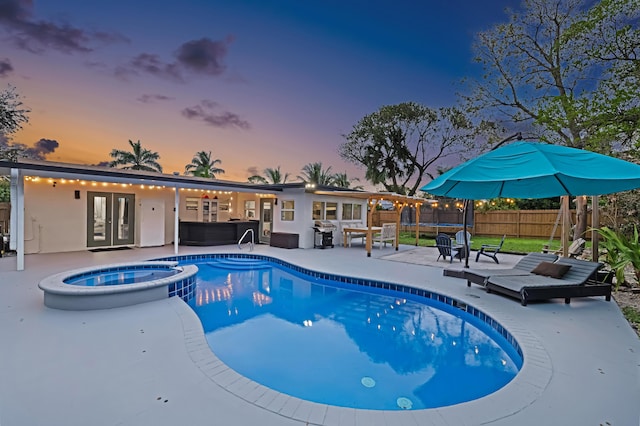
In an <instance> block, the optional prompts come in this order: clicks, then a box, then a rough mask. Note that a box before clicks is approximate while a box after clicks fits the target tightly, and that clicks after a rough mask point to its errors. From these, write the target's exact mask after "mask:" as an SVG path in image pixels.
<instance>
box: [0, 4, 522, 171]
mask: <svg viewBox="0 0 640 426" xmlns="http://www.w3.org/2000/svg"><path fill="white" fill-rule="evenodd" d="M518 3H519V2H517V1H514V0H486V1H461V0H450V1H447V2H444V1H441V0H439V1H430V0H427V1H404V0H399V1H395V2H389V1H377V0H369V1H360V0H356V1H333V0H328V1H323V2H319V1H300V0H286V1H259V0H257V1H244V0H229V1H213V0H182V1H172V2H168V1H162V0H159V1H146V0H138V1H130V0H128V1H124V0H109V1H106V0H93V1H86V0H56V1H44V0H0V37H1V40H2V41H1V42H2V50H1V51H0V52H1V53H0V80H1V81H0V83H4V84H3V86H4V87H6V85H8V84H11V85H13V86H16V87H17V90H18V92H19V93H20V94H21V95H22V96H23V98H24V102H25V104H26V105H27V106H28V107H29V108H30V109H31V110H32V112H31V113H30V115H29V116H30V123H29V124H28V125H26V126H25V128H24V130H23V131H21V132H20V133H18V134H17V135H16V136H15V138H14V141H15V142H20V143H24V144H26V145H29V146H33V145H35V144H36V143H37V142H38V141H40V140H41V139H45V140H47V141H48V144H45V145H44V146H52V147H55V149H54V151H53V152H51V153H49V154H48V155H47V159H50V160H54V161H65V162H74V163H89V164H95V163H99V162H101V161H108V160H109V152H110V151H111V149H113V148H118V149H128V148H129V147H128V143H127V141H128V140H129V139H131V140H133V141H137V140H140V141H141V142H142V144H143V146H144V147H146V148H148V149H151V150H153V151H157V152H158V153H159V154H160V157H161V158H160V163H161V164H162V166H163V168H164V171H165V172H166V173H171V172H173V171H179V172H181V173H182V172H183V171H184V166H185V164H187V163H189V162H190V161H191V158H192V157H193V156H194V154H195V153H196V152H197V151H201V150H204V151H212V156H213V158H218V159H220V160H222V164H221V167H222V168H223V169H225V170H226V173H225V174H223V175H220V176H218V177H219V178H221V179H232V180H239V181H246V178H247V177H248V176H250V175H252V174H254V173H256V172H257V173H261V171H262V170H263V169H264V168H266V167H276V166H278V165H280V166H281V168H282V171H283V172H289V173H290V174H291V175H292V176H293V177H295V176H297V175H298V174H300V169H301V167H302V166H303V165H305V164H307V163H311V162H317V161H321V162H322V163H323V165H324V166H325V167H328V166H331V167H332V171H333V172H344V171H346V172H347V174H348V175H349V176H350V177H362V176H363V174H364V173H363V171H361V170H360V169H358V168H357V167H355V166H354V165H351V164H348V163H345V162H343V161H342V160H341V159H340V157H339V156H338V146H339V145H340V144H341V143H342V142H343V141H344V139H343V137H342V135H343V134H345V133H348V132H349V131H350V130H351V128H352V126H353V125H354V124H355V123H356V122H357V121H358V120H359V119H360V118H362V117H364V116H365V115H367V114H370V113H372V112H374V111H376V110H377V109H378V108H379V107H381V106H382V105H390V104H396V103H400V102H407V101H415V102H419V103H421V104H424V105H427V106H430V107H434V108H437V107H441V106H448V105H452V104H453V103H455V100H456V97H455V92H456V90H457V85H458V84H459V81H460V79H461V78H463V77H464V76H469V75H478V74H479V73H480V71H481V70H480V69H478V68H477V67H476V66H475V65H474V64H473V63H472V52H471V44H472V41H473V36H474V34H475V33H476V32H478V31H480V30H482V29H485V28H487V27H488V26H490V25H492V24H494V23H497V22H502V21H505V20H506V15H505V13H504V9H505V8H506V7H514V6H517V5H518ZM51 141H57V142H58V144H59V145H58V146H57V147H56V146H55V144H53V143H51Z"/></svg>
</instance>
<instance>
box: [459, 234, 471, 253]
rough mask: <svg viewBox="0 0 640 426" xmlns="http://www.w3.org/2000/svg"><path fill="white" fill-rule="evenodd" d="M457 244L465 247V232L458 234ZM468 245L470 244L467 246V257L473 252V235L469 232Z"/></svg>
mask: <svg viewBox="0 0 640 426" xmlns="http://www.w3.org/2000/svg"><path fill="white" fill-rule="evenodd" d="M456 244H457V245H459V246H464V245H465V241H464V230H461V231H458V232H456ZM467 244H468V246H467V256H469V252H470V251H471V233H470V232H469V231H467ZM459 251H460V252H462V250H459ZM460 254H461V253H460Z"/></svg>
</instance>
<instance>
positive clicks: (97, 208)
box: [87, 192, 112, 247]
mask: <svg viewBox="0 0 640 426" xmlns="http://www.w3.org/2000/svg"><path fill="white" fill-rule="evenodd" d="M111 198H112V197H111V194H110V193H103V192H88V193H87V247H103V246H110V245H111Z"/></svg>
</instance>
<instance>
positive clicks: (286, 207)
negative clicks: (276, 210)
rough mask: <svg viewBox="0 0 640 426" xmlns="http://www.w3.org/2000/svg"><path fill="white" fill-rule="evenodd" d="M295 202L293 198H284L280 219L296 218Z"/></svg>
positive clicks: (284, 220) (285, 220) (290, 219)
mask: <svg viewBox="0 0 640 426" xmlns="http://www.w3.org/2000/svg"><path fill="white" fill-rule="evenodd" d="M294 210H295V202H294V201H293V200H283V201H282V207H281V209H280V220H282V221H283V222H287V221H292V220H293V219H294Z"/></svg>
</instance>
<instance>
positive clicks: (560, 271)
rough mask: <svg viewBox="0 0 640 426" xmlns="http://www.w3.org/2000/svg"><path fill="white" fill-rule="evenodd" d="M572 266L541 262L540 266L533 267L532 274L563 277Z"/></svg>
mask: <svg viewBox="0 0 640 426" xmlns="http://www.w3.org/2000/svg"><path fill="white" fill-rule="evenodd" d="M569 268H571V265H563V264H562V263H551V262H540V264H539V265H538V266H536V267H535V268H533V271H531V273H532V274H536V275H544V276H545V277H551V278H562V277H563V276H564V274H566V273H567V271H568V270H569Z"/></svg>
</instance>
